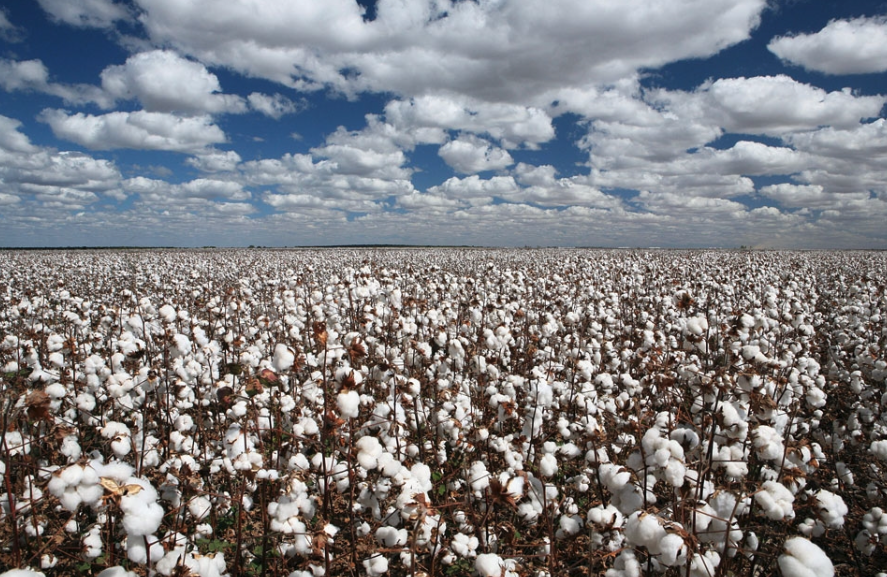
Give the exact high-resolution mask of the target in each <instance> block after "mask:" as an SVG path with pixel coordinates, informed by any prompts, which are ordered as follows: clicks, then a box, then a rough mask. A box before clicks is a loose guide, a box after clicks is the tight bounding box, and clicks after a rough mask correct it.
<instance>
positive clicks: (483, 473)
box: [468, 461, 490, 492]
mask: <svg viewBox="0 0 887 577" xmlns="http://www.w3.org/2000/svg"><path fill="white" fill-rule="evenodd" d="M468 484H469V485H471V490H472V491H475V492H479V491H483V490H484V489H486V488H487V487H489V486H490V473H489V471H487V466H486V465H485V464H484V463H483V462H482V461H475V462H473V463H472V464H471V466H470V467H469V468H468Z"/></svg>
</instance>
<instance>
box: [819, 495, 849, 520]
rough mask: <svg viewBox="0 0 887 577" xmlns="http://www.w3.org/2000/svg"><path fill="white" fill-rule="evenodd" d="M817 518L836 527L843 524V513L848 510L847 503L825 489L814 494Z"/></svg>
mask: <svg viewBox="0 0 887 577" xmlns="http://www.w3.org/2000/svg"><path fill="white" fill-rule="evenodd" d="M814 497H815V498H816V503H817V505H816V507H817V510H818V512H819V518H820V519H821V520H822V522H823V523H825V525H826V526H828V527H832V528H836V527H842V526H843V525H844V515H846V514H847V513H848V512H849V509H848V508H847V505H846V504H845V503H844V499H842V498H841V497H840V496H839V495H835V494H834V493H832V492H831V491H826V490H825V489H823V490H821V491H819V492H817V493H816V495H814Z"/></svg>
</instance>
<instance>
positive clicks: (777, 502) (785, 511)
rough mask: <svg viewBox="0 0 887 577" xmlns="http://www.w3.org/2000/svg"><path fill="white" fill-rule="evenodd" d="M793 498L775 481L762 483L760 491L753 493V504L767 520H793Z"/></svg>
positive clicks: (783, 486) (790, 493)
mask: <svg viewBox="0 0 887 577" xmlns="http://www.w3.org/2000/svg"><path fill="white" fill-rule="evenodd" d="M794 502H795V496H794V495H792V492H791V491H789V490H788V489H786V488H785V485H783V484H782V483H777V482H776V481H764V484H763V485H762V486H761V490H760V491H758V492H757V493H755V503H757V504H758V506H759V507H761V509H763V510H764V514H765V515H767V518H768V519H773V520H774V521H779V520H780V519H793V518H794V516H795V510H794V507H793V504H794Z"/></svg>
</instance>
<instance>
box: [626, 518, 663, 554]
mask: <svg viewBox="0 0 887 577" xmlns="http://www.w3.org/2000/svg"><path fill="white" fill-rule="evenodd" d="M624 532H625V538H626V539H628V540H629V542H631V543H633V544H634V545H637V546H642V547H646V548H647V550H648V551H649V552H650V553H652V554H653V555H658V554H659V553H660V550H661V549H660V546H661V543H662V540H663V539H664V538H665V536H666V532H665V528H664V527H663V526H662V523H661V522H660V520H659V518H658V517H657V516H656V515H650V514H648V513H646V512H644V511H639V512H637V513H634V514H632V515H631V516H630V517H629V518H628V519H627V520H626V521H625V531H624Z"/></svg>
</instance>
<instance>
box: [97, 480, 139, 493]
mask: <svg viewBox="0 0 887 577" xmlns="http://www.w3.org/2000/svg"><path fill="white" fill-rule="evenodd" d="M99 484H100V485H101V486H102V487H104V488H105V490H106V491H108V492H109V493H111V494H112V495H116V496H119V497H124V496H127V495H137V494H138V493H139V492H141V491H142V489H144V487H142V486H141V485H137V484H135V483H132V484H129V485H118V484H117V481H115V480H114V479H112V478H110V477H101V478H100V479H99Z"/></svg>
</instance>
